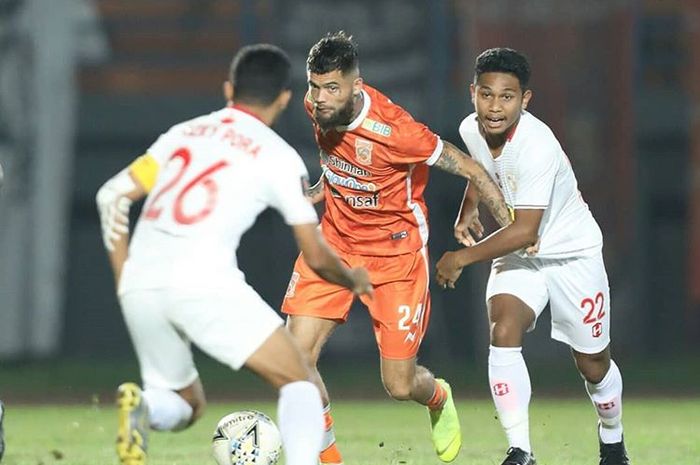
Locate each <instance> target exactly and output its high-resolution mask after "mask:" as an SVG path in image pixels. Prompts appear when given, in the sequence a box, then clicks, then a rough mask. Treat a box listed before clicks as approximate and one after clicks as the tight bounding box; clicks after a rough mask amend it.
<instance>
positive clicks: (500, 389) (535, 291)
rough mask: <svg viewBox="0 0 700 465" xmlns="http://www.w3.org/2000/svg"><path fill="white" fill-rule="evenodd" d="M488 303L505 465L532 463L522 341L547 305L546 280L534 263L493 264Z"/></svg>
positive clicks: (492, 379) (512, 259)
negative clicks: (504, 449) (504, 443)
mask: <svg viewBox="0 0 700 465" xmlns="http://www.w3.org/2000/svg"><path fill="white" fill-rule="evenodd" d="M486 298H487V308H488V316H489V323H490V342H491V345H490V347H489V359H488V366H489V386H490V389H491V397H492V399H493V402H494V404H495V406H496V411H497V412H498V419H499V421H500V422H501V426H502V427H503V430H504V431H505V434H506V437H507V439H508V446H509V448H508V452H507V457H506V459H505V460H504V461H503V464H504V465H506V464H507V465H511V464H512V465H528V464H534V463H535V459H534V455H533V454H532V446H531V443H530V425H529V406H530V397H531V394H532V388H531V384H530V376H529V374H528V370H527V365H526V364H525V359H524V358H523V354H522V339H523V335H524V334H525V333H526V332H527V331H528V330H531V329H532V328H534V324H535V321H536V319H537V316H538V315H539V314H540V313H541V312H542V310H543V309H544V306H545V305H546V303H547V298H548V294H547V289H546V286H545V282H544V278H543V277H542V276H541V274H540V273H539V272H538V270H537V268H536V266H535V265H534V264H533V263H532V262H528V261H525V260H524V259H519V258H518V257H515V256H507V257H503V258H500V259H497V260H495V261H494V263H493V266H492V269H491V275H490V277H489V282H488V286H487V290H486Z"/></svg>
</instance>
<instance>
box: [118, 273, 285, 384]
mask: <svg viewBox="0 0 700 465" xmlns="http://www.w3.org/2000/svg"><path fill="white" fill-rule="evenodd" d="M120 301H121V306H122V313H123V314H124V320H125V321H126V326H127V328H128V330H129V334H130V335H131V339H132V342H133V344H134V349H135V351H136V356H137V357H138V360H139V366H140V368H141V377H142V380H143V385H144V387H146V388H162V389H171V390H179V389H182V388H185V387H187V386H189V385H190V384H192V383H193V382H194V381H195V380H196V379H197V378H198V377H199V374H198V373H197V369H196V368H195V366H194V361H193V359H192V351H191V348H190V341H191V342H193V343H194V344H195V345H196V346H197V347H199V348H200V349H202V351H204V352H205V353H207V354H208V355H210V356H211V357H213V358H215V359H216V360H218V361H220V362H221V363H224V364H226V365H229V366H230V367H231V368H233V369H234V370H238V369H239V368H241V366H243V364H244V363H245V362H246V360H248V358H249V357H250V356H251V355H252V354H253V353H254V352H255V351H256V350H257V349H258V348H259V347H260V346H261V345H262V344H263V342H265V340H267V338H268V337H269V336H270V335H271V334H272V333H273V332H274V331H275V330H276V329H277V328H279V327H280V326H281V325H282V324H283V320H282V318H280V316H279V315H277V313H275V311H274V310H273V309H272V308H270V306H269V305H268V304H267V303H266V302H265V301H264V300H263V299H262V298H261V297H260V296H259V295H258V293H257V292H255V290H253V288H252V287H250V286H249V285H248V284H246V283H245V282H240V283H235V284H232V285H231V287H230V288H227V289H225V290H223V289H222V290H180V289H148V290H131V291H128V292H126V293H124V294H123V295H121V296H120Z"/></svg>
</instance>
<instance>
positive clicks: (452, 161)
mask: <svg viewBox="0 0 700 465" xmlns="http://www.w3.org/2000/svg"><path fill="white" fill-rule="evenodd" d="M444 144H445V146H444V148H443V150H442V154H441V155H440V158H438V159H437V161H436V162H435V166H437V167H438V168H441V169H443V170H445V171H447V172H448V173H452V174H456V175H457V176H462V177H465V178H467V179H468V180H469V181H470V182H473V183H474V187H475V188H476V190H477V192H478V194H479V198H480V199H481V201H482V202H483V203H485V204H486V207H487V208H488V209H489V211H490V212H491V215H493V217H494V219H495V220H496V221H497V222H498V224H499V225H501V226H507V225H509V224H510V223H511V222H512V221H511V218H510V213H509V212H508V207H507V206H506V203H505V200H504V199H503V194H502V193H501V190H500V189H499V188H498V186H497V185H496V183H495V182H493V180H492V179H491V177H490V176H489V175H488V173H487V172H486V170H485V169H484V167H483V166H481V164H479V162H477V161H476V160H473V159H471V158H470V157H469V156H468V155H467V154H465V153H464V152H462V151H461V150H459V149H458V148H457V147H455V146H454V145H452V144H450V143H449V142H444Z"/></svg>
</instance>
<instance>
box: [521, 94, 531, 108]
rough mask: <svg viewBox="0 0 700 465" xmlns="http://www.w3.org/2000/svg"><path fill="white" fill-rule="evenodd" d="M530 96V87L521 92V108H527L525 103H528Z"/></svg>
mask: <svg viewBox="0 0 700 465" xmlns="http://www.w3.org/2000/svg"><path fill="white" fill-rule="evenodd" d="M531 98H532V91H531V90H530V89H528V90H526V91H525V92H523V103H522V106H521V109H522V110H526V109H527V105H528V104H529V103H530V99H531Z"/></svg>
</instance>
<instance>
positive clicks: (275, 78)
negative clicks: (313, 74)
mask: <svg viewBox="0 0 700 465" xmlns="http://www.w3.org/2000/svg"><path fill="white" fill-rule="evenodd" d="M291 68H292V65H291V63H290V61H289V57H288V56H287V54H286V53H285V52H284V50H282V49H281V48H279V47H277V46H275V45H269V44H256V45H247V46H245V47H243V48H241V49H240V50H239V51H238V53H236V56H234V57H233V61H232V62H231V70H230V72H229V80H230V81H231V84H232V85H233V88H234V89H235V91H234V100H235V101H236V102H241V103H249V104H255V105H270V104H271V103H272V102H274V101H275V99H276V98H277V97H278V96H279V95H280V93H281V92H282V91H284V90H287V89H289V88H290V82H291Z"/></svg>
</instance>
